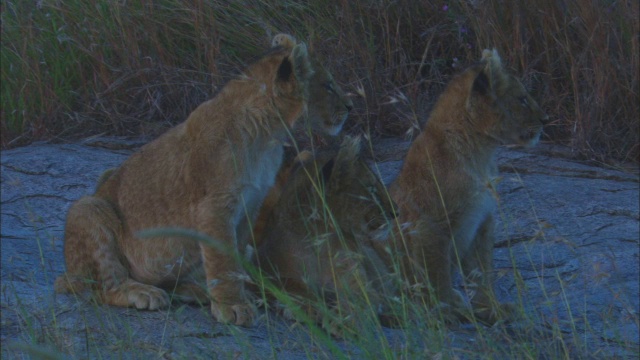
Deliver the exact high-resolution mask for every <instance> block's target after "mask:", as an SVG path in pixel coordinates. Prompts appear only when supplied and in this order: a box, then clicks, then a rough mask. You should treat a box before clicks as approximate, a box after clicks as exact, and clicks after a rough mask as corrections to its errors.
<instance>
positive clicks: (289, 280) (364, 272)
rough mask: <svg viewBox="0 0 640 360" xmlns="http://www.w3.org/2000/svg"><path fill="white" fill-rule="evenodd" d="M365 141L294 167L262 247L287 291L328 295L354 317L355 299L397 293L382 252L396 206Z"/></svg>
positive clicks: (264, 265) (377, 300) (268, 270)
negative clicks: (365, 155) (366, 154)
mask: <svg viewBox="0 0 640 360" xmlns="http://www.w3.org/2000/svg"><path fill="white" fill-rule="evenodd" d="M360 147H361V145H360V139H359V138H350V137H345V139H344V140H343V142H342V144H341V146H340V150H339V151H338V153H337V155H330V156H326V155H323V154H320V155H318V156H316V157H315V158H314V159H311V160H305V159H302V160H301V162H300V163H299V164H298V167H297V168H295V165H294V168H293V169H292V174H291V175H290V177H289V180H288V182H287V183H286V186H284V187H283V190H282V193H281V195H280V198H279V201H278V202H277V204H276V205H275V207H274V208H273V210H272V212H271V215H270V217H269V220H268V223H269V226H268V227H266V228H265V230H264V234H263V239H261V240H262V241H261V242H262V244H261V246H260V247H259V248H258V251H257V263H258V264H259V267H260V268H261V269H262V270H263V271H264V273H265V274H266V275H267V276H268V277H271V278H272V279H273V280H274V281H275V283H276V284H277V285H278V286H280V287H281V288H282V289H283V290H285V291H287V292H289V293H290V294H293V295H296V296H298V297H299V298H301V299H302V301H303V303H304V302H308V300H318V299H324V300H325V301H327V302H328V303H329V305H330V306H335V307H334V309H336V311H338V312H340V313H342V314H343V315H344V314H347V315H352V313H353V311H352V310H353V309H352V308H351V306H352V305H353V303H354V300H355V301H356V302H355V304H356V305H358V304H359V305H362V304H364V300H363V299H365V298H366V299H367V301H369V302H371V303H374V304H376V305H377V304H382V302H383V298H382V297H383V294H385V293H390V292H391V291H392V290H391V287H392V284H391V281H390V279H389V274H388V272H387V269H386V265H385V262H384V261H385V255H384V253H383V252H380V251H381V248H382V245H383V244H385V242H386V241H387V238H388V235H389V231H390V229H391V224H392V223H393V219H394V218H395V212H394V207H393V203H392V201H391V199H390V197H389V195H388V193H387V191H386V189H385V187H384V185H383V184H382V183H381V182H380V180H379V179H378V177H377V176H376V175H375V174H374V173H373V171H371V170H370V169H369V167H368V166H367V164H366V163H365V161H364V160H363V159H361V157H360ZM333 154H335V152H333ZM353 297H356V299H357V298H358V297H359V299H360V302H359V303H357V300H356V299H354V298H353ZM305 308H306V310H307V311H308V312H309V314H310V315H311V316H312V318H315V319H316V320H318V321H321V320H322V319H321V316H320V315H319V313H318V312H316V311H315V310H313V309H312V308H311V307H310V306H305ZM330 330H332V331H333V330H335V329H330Z"/></svg>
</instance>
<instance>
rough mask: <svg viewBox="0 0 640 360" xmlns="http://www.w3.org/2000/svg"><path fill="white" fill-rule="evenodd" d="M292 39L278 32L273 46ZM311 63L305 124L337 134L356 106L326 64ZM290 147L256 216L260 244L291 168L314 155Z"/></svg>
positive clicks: (320, 130) (256, 237)
mask: <svg viewBox="0 0 640 360" xmlns="http://www.w3.org/2000/svg"><path fill="white" fill-rule="evenodd" d="M288 41H289V39H286V38H283V37H281V36H278V35H276V36H275V37H274V39H273V41H272V45H273V46H279V45H280V46H282V45H283V44H287V43H288ZM311 64H312V66H313V69H314V73H313V76H312V78H311V82H310V84H309V106H308V110H307V114H306V116H305V124H303V125H307V126H309V127H311V129H312V130H315V131H317V132H320V133H323V134H326V135H330V136H334V135H337V134H338V133H339V132H340V131H341V129H342V126H343V125H344V123H345V121H346V120H347V117H348V116H349V112H350V111H351V109H353V102H352V101H351V98H350V97H349V96H348V95H347V94H346V93H345V92H344V91H343V90H342V88H341V87H340V85H338V83H336V81H335V80H334V78H333V76H332V75H331V73H330V72H329V71H328V70H327V69H326V68H325V67H324V66H323V65H322V64H320V63H319V62H318V61H317V60H316V59H315V58H312V60H311ZM301 133H305V134H306V131H301ZM297 140H299V139H298V138H297V137H296V139H294V141H297ZM298 146H301V144H300V143H298ZM288 150H289V151H285V158H284V161H283V163H282V167H281V169H280V171H279V172H278V175H277V176H276V181H275V184H274V186H273V187H272V188H271V190H269V193H268V194H267V196H266V197H265V199H264V202H263V203H262V207H261V208H260V212H259V215H258V218H257V219H256V222H255V225H254V230H253V233H254V237H253V240H254V241H255V244H254V245H255V246H259V245H260V241H261V239H262V238H263V236H262V234H263V232H264V229H265V227H266V226H267V220H268V218H269V214H271V211H272V209H273V207H274V206H275V205H276V203H277V202H278V200H279V198H280V193H281V192H282V190H283V187H284V185H285V184H286V183H287V180H288V178H289V175H290V173H291V170H292V169H293V168H294V167H295V166H297V165H299V164H300V163H305V162H307V161H309V160H311V159H312V158H313V155H312V153H311V152H310V151H309V150H302V151H301V152H300V153H299V154H298V153H297V152H296V150H297V147H290V148H289V149H288Z"/></svg>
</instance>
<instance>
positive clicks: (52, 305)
mask: <svg viewBox="0 0 640 360" xmlns="http://www.w3.org/2000/svg"><path fill="white" fill-rule="evenodd" d="M140 144H141V143H135V142H130V141H118V140H114V139H99V140H96V139H94V140H91V141H86V142H85V143H82V144H45V143H42V144H34V145H30V146H27V147H22V148H17V149H12V150H6V151H2V153H1V165H2V172H1V176H2V197H1V211H2V217H1V250H2V251H1V253H2V270H1V276H2V283H1V286H2V289H1V291H2V292H1V295H0V300H1V306H2V315H1V316H2V327H1V342H2V358H3V359H4V358H23V357H24V358H27V357H28V356H27V352H25V351H30V354H31V355H35V356H36V357H38V356H41V355H42V354H40V355H38V354H37V351H40V350H44V351H49V350H50V349H54V351H55V352H57V353H59V354H60V358H68V357H72V358H170V359H174V358H190V359H191V358H204V359H212V358H220V359H227V358H232V359H236V358H252V359H263V358H281V359H298V358H300V359H306V358H340V357H348V358H371V357H388V356H387V355H385V354H372V353H369V352H367V350H366V349H363V348H361V347H359V346H357V345H354V344H352V343H349V342H347V341H339V340H338V341H335V342H334V343H335V344H336V348H334V349H331V348H330V347H327V346H325V345H321V344H316V342H315V341H313V340H312V339H311V337H310V335H309V333H308V332H307V331H306V330H304V329H303V328H302V327H301V326H296V325H294V324H292V323H289V322H286V321H284V320H281V319H280V318H278V317H274V316H273V315H272V314H264V315H263V316H262V318H261V320H260V321H259V324H258V326H256V327H254V328H251V329H240V328H235V327H231V326H222V325H220V324H217V323H215V321H213V320H212V319H211V317H210V314H209V313H208V309H207V308H204V309H202V308H199V307H194V306H177V307H174V308H172V309H170V310H168V311H161V312H148V311H136V310H132V309H120V308H114V307H109V306H100V305H95V304H92V303H89V302H87V301H85V300H81V299H77V298H75V297H73V296H68V295H56V294H54V292H53V285H52V284H53V281H54V279H55V277H56V276H58V275H59V274H61V273H62V272H63V269H64V261H63V255H62V248H63V242H62V234H63V227H64V221H65V215H66V211H67V209H68V207H69V206H70V204H71V203H72V202H73V201H74V200H76V199H78V198H79V197H80V196H82V195H84V194H87V193H90V192H92V191H93V188H94V185H95V182H96V180H97V178H98V176H99V175H100V174H101V173H102V171H104V170H105V169H107V168H109V167H113V166H117V165H118V164H120V163H121V162H122V161H123V160H124V159H125V158H126V157H127V155H129V154H130V153H131V152H132V151H133V149H135V147H136V146H139V145H140ZM407 146H408V143H406V142H399V141H397V140H387V141H380V142H379V143H378V144H377V145H376V161H377V165H378V167H379V169H380V173H381V175H382V177H383V179H384V180H385V181H386V182H387V183H388V182H390V181H391V180H392V179H393V177H394V176H395V175H396V174H397V172H398V170H399V168H400V165H401V164H402V157H403V156H404V153H405V151H406V149H407ZM564 155H565V154H564V150H563V149H561V148H559V147H555V146H551V145H544V144H543V145H541V146H539V147H538V148H536V149H534V150H530V151H527V152H524V151H519V150H512V149H502V150H500V152H499V154H498V158H499V164H500V170H501V175H502V181H501V183H500V185H499V194H500V205H501V206H500V214H499V218H500V219H501V222H500V224H499V226H498V230H499V231H498V233H499V236H498V241H497V243H496V244H495V252H494V254H495V256H494V258H495V267H496V272H497V276H498V277H499V280H498V282H497V284H496V291H497V293H498V295H499V297H500V298H501V299H504V300H511V301H516V302H519V303H521V304H522V305H523V307H524V309H525V310H526V313H527V314H528V315H530V317H531V319H534V320H533V322H534V323H535V326H533V327H532V326H526V327H524V328H518V326H517V325H512V326H511V327H510V328H506V330H505V328H504V327H503V328H501V329H500V330H495V329H492V328H478V327H475V326H467V327H465V326H460V327H456V328H453V329H451V330H450V333H449V334H448V336H447V343H446V346H445V347H446V348H447V349H448V350H447V352H445V353H439V355H438V354H435V356H442V355H443V354H444V357H454V358H483V357H485V356H490V357H496V358H501V357H505V356H507V357H518V356H517V354H518V353H519V350H518V349H520V348H518V347H517V346H521V347H522V346H523V345H522V344H523V343H526V344H531V346H534V347H535V346H540V347H541V348H540V349H534V350H533V351H532V352H531V353H534V354H539V355H538V357H541V358H555V357H556V356H554V354H556V355H557V354H563V355H564V356H568V357H575V358H636V359H637V358H638V356H639V353H640V351H639V341H638V338H639V331H638V326H639V325H638V312H639V306H640V305H639V300H638V299H639V288H638V284H639V280H640V279H639V255H638V250H639V246H640V244H639V241H640V240H639V238H640V233H639V223H640V218H639V209H638V208H639V180H638V175H637V172H635V173H634V172H628V171H627V172H625V171H619V170H614V169H609V168H604V167H596V166H592V165H586V164H584V163H580V162H575V161H571V160H568V159H567V157H566V156H564ZM514 268H515V269H516V270H517V271H514ZM493 333H495V334H494V335H492V334H493ZM383 334H384V337H385V341H387V342H388V343H389V344H390V348H392V349H397V354H398V355H397V357H404V358H407V357H409V358H422V357H423V356H426V355H427V354H431V355H434V354H432V353H430V352H429V347H430V344H429V342H428V340H427V339H421V340H419V341H413V340H411V334H409V333H406V332H405V331H403V330H402V329H384V332H383ZM487 337H489V338H492V339H494V340H495V344H490V345H486V344H484V345H482V344H479V342H480V340H481V339H487ZM381 341H382V340H381ZM26 344H32V345H29V346H27V348H28V350H24V349H25V346H26ZM409 347H415V348H416V349H409V350H408V348H409ZM488 347H490V348H492V349H493V350H492V353H491V355H487V354H486V353H485V354H484V355H483V354H482V353H481V352H480V351H486V349H487V348H488ZM558 347H561V348H563V349H558ZM514 349H516V350H514ZM393 354H394V353H393V352H392V353H391V355H389V357H391V358H394V357H396V356H394V355H393ZM500 354H508V355H503V356H501V355H500ZM523 354H524V353H523ZM49 355H51V353H49ZM523 357H524V355H523Z"/></svg>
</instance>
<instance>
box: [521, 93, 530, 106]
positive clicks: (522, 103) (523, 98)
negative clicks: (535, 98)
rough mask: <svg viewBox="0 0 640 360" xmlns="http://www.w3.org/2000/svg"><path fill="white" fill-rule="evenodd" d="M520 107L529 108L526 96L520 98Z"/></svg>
mask: <svg viewBox="0 0 640 360" xmlns="http://www.w3.org/2000/svg"><path fill="white" fill-rule="evenodd" d="M520 105H522V106H523V107H529V102H528V101H527V97H526V96H521V97H520Z"/></svg>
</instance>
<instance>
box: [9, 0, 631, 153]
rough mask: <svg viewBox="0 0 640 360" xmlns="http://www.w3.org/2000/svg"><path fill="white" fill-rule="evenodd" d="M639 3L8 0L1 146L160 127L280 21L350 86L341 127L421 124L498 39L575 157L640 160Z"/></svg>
mask: <svg viewBox="0 0 640 360" xmlns="http://www.w3.org/2000/svg"><path fill="white" fill-rule="evenodd" d="M639 14H640V9H639V5H638V2H637V1H596V0H562V1H552V0H543V1H541V2H540V1H538V2H507V3H505V2H503V1H498V0H487V1H471V0H458V1H451V2H445V3H434V2H413V1H396V2H384V1H383V2H375V1H367V0H355V1H328V2H325V1H310V2H298V1H292V0H288V1H276V0H266V1H257V0H245V1H229V0H199V1H192V2H183V1H176V0H159V1H153V2H137V1H126V2H120V1H107V0H101V1H97V2H86V1H80V0H70V1H58V0H43V1H39V2H36V3H35V6H34V3H31V2H24V1H13V0H9V1H6V2H4V3H3V6H2V13H1V15H0V16H1V18H2V19H1V20H2V47H1V53H0V60H1V65H0V66H1V75H2V85H1V88H0V95H1V98H2V112H1V123H2V138H1V140H2V146H3V147H10V146H16V145H21V144H26V143H29V142H30V141H33V140H40V139H52V138H76V137H78V136H87V135H89V134H102V133H106V134H113V135H128V136H139V135H151V136H155V135H158V134H159V133H161V132H162V131H164V130H165V129H167V128H168V127H170V126H171V125H173V124H176V123H178V122H180V121H183V120H184V119H185V118H186V116H187V115H188V114H189V113H190V111H191V110H193V109H194V108H195V107H196V106H197V105H198V104H199V103H201V102H202V101H204V100H205V99H207V98H209V97H210V96H212V95H213V94H214V93H215V91H216V89H218V88H219V87H220V86H221V85H222V84H223V83H224V82H225V80H226V79H227V78H228V77H229V76H231V75H233V74H235V73H236V72H237V69H238V68H242V67H243V66H244V65H245V64H246V63H248V62H250V61H251V60H252V59H253V58H255V57H256V56H258V55H259V54H260V53H261V52H262V51H264V49H265V48H266V47H267V46H268V44H269V41H270V38H271V37H272V36H273V35H274V34H275V33H277V32H289V33H292V34H294V35H296V36H297V37H298V38H299V39H302V40H304V41H306V42H307V43H308V45H309V46H310V47H311V49H312V50H313V51H314V53H315V54H316V55H317V56H319V57H321V58H323V59H324V62H325V63H326V64H327V65H328V67H329V68H332V69H333V71H334V74H335V77H336V78H337V79H339V80H340V81H342V82H344V83H347V84H348V85H350V86H351V87H352V88H353V89H354V91H356V92H359V93H366V102H367V104H366V106H365V104H364V101H365V99H364V98H360V99H359V100H358V101H356V105H357V106H356V111H355V112H354V115H353V117H352V119H351V120H350V122H349V124H348V126H347V131H350V132H352V133H357V132H360V131H364V130H369V131H370V132H371V135H373V136H380V135H391V136H398V135H408V136H410V137H411V136H413V135H414V134H415V132H416V129H419V123H420V122H422V121H424V119H426V113H427V112H428V111H429V110H430V106H431V105H432V104H433V103H434V102H435V99H436V97H437V96H438V94H439V93H440V91H441V90H442V88H443V86H444V84H445V83H446V82H447V80H448V79H449V78H450V76H451V75H452V74H454V73H455V72H456V71H458V69H459V68H462V67H464V65H466V64H468V63H471V62H473V61H476V60H477V59H478V58H479V56H480V55H479V54H480V52H481V50H482V49H483V48H490V47H496V48H497V49H498V50H499V52H500V53H501V54H504V57H505V58H506V62H507V63H509V64H514V66H515V67H517V69H516V73H519V74H523V78H524V80H525V83H526V84H527V85H528V86H529V87H530V88H533V90H534V93H535V95H536V98H537V99H538V100H539V102H540V103H541V104H542V105H543V107H544V108H545V109H546V110H547V112H548V113H549V114H550V116H551V118H552V119H553V122H552V125H550V126H548V127H547V130H546V134H547V135H548V137H549V138H550V139H553V140H555V141H560V142H563V143H566V144H568V145H570V146H571V148H572V149H573V150H574V152H575V154H576V156H580V157H583V158H590V159H595V160H598V161H604V160H607V161H608V160H633V161H638V160H639V158H638V156H639V154H640V145H639V144H640V141H639V139H638V133H639V132H640V125H639V124H640V120H639V119H640V111H639V107H640V105H639V104H640V92H639V90H638V86H639V85H640V70H639V69H640V55H639V54H640V47H639V35H638V34H639V33H640V15H639Z"/></svg>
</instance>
